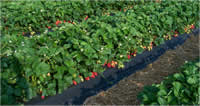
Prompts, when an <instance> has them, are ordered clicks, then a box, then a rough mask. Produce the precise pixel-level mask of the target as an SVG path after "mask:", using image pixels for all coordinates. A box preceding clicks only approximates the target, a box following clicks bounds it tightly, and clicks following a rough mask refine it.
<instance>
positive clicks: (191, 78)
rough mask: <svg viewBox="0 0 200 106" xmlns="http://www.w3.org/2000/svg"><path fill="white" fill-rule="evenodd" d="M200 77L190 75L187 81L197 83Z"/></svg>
mask: <svg viewBox="0 0 200 106" xmlns="http://www.w3.org/2000/svg"><path fill="white" fill-rule="evenodd" d="M197 81H198V79H197V78H196V77H189V78H187V83H189V84H196V83H197Z"/></svg>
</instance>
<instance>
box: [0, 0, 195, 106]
mask: <svg viewBox="0 0 200 106" xmlns="http://www.w3.org/2000/svg"><path fill="white" fill-rule="evenodd" d="M94 10H95V9H94ZM197 21H198V2H194V1H193V2H192V1H162V2H159V3H155V2H148V3H144V4H140V5H135V6H133V8H129V9H127V10H125V11H117V12H114V13H112V15H109V14H107V15H103V16H89V17H86V18H85V17H84V18H83V21H81V22H78V21H77V22H75V21H74V22H72V21H70V22H69V21H66V20H65V19H63V20H61V19H59V18H58V19H56V22H55V23H54V26H48V28H45V31H44V33H41V34H40V35H34V36H30V37H24V36H23V35H21V34H20V35H17V34H15V33H10V34H5V36H2V37H1V54H0V57H1V69H2V71H1V83H2V86H1V87H2V88H1V89H3V92H1V93H2V96H1V101H3V104H9V103H10V104H13V103H22V102H25V101H28V100H29V99H32V98H33V97H35V96H37V95H41V98H42V99H44V98H45V96H50V95H55V94H56V93H62V91H63V90H64V89H66V88H68V87H70V86H72V84H74V85H77V84H78V83H81V82H83V81H87V80H90V79H91V78H95V77H96V76H97V75H98V74H102V72H104V71H105V68H106V67H107V68H117V67H118V68H123V67H124V65H123V62H128V61H129V60H130V59H131V57H134V56H136V55H137V54H140V53H142V52H143V51H144V50H151V49H152V48H153V47H154V46H159V45H160V44H162V43H163V42H164V41H165V40H170V39H171V37H177V36H178V35H179V34H180V33H185V32H186V33H189V32H190V31H191V30H192V29H194V28H195V26H196V25H197ZM48 30H53V31H48ZM1 91H2V90H1ZM6 100H9V101H6Z"/></svg>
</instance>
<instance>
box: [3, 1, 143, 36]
mask: <svg viewBox="0 0 200 106" xmlns="http://www.w3.org/2000/svg"><path fill="white" fill-rule="evenodd" d="M141 3H144V2H141V1H138V0H135V1H126V0H125V1H118V2H115V1H112V0H108V1H96V0H95V1H94V0H75V1H74V0H67V1H62V0H60V1H33V0H31V1H3V2H2V5H1V8H2V9H1V22H3V23H2V24H1V25H2V26H1V29H2V33H3V34H8V33H15V34H22V33H23V32H24V33H29V32H32V34H34V33H36V32H44V30H45V28H46V27H47V26H55V25H54V23H55V22H56V21H57V20H58V19H59V20H66V21H78V22H81V21H82V20H83V19H84V18H85V17H86V16H101V15H103V14H106V13H107V12H106V11H108V10H113V11H116V10H120V9H125V7H127V6H129V5H136V4H141Z"/></svg>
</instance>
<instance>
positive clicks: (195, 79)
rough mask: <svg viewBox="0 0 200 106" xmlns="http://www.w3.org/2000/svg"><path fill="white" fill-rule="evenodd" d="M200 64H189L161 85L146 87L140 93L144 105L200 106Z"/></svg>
mask: <svg viewBox="0 0 200 106" xmlns="http://www.w3.org/2000/svg"><path fill="white" fill-rule="evenodd" d="M199 64H200V61H199V60H198V61H194V62H187V63H185V64H184V65H183V66H182V67H181V72H179V73H176V74H173V75H170V76H168V77H167V78H166V79H165V80H163V81H162V82H161V83H160V84H156V85H155V84H153V85H152V86H145V87H144V90H143V91H142V92H140V93H139V95H138V99H140V101H141V104H143V105H183V104H185V105H192V104H193V105H197V104H199V103H200V102H199V96H200V92H199V90H200V86H199V81H200V80H199V78H200V77H199V76H200V74H199V69H200V67H199Z"/></svg>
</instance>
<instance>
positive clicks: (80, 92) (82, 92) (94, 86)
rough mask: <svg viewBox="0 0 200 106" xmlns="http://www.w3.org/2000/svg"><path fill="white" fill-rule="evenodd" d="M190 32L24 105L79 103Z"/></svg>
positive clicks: (164, 50) (149, 60)
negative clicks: (122, 64)
mask: <svg viewBox="0 0 200 106" xmlns="http://www.w3.org/2000/svg"><path fill="white" fill-rule="evenodd" d="M199 31H200V29H196V30H194V31H193V34H194V35H198V33H199ZM190 35H191V34H183V35H179V36H178V37H176V38H172V40H167V41H165V43H164V44H161V45H160V46H157V47H154V48H153V50H152V51H144V52H143V53H142V54H138V55H137V56H136V57H134V58H132V60H131V61H130V62H128V63H125V68H124V69H116V68H114V69H106V71H105V72H104V73H103V75H104V77H105V78H103V77H102V76H97V77H96V78H95V79H92V80H89V81H85V82H83V83H80V84H78V85H77V86H73V87H71V88H68V89H66V90H65V91H64V92H63V93H62V94H57V95H55V96H51V97H47V98H46V99H44V100H41V99H40V97H36V98H34V99H32V100H30V101H29V102H27V103H25V105H70V104H74V105H81V104H83V102H84V101H85V100H86V98H87V97H90V96H93V95H96V94H97V93H99V92H100V91H105V90H107V89H108V88H110V87H112V86H113V85H114V84H116V83H117V82H119V81H120V80H121V79H123V78H125V77H127V76H129V75H131V74H133V73H135V72H136V71H138V70H139V69H143V68H145V67H146V66H147V65H148V64H150V63H152V62H154V61H155V60H157V59H158V57H159V56H161V55H162V54H164V53H165V52H166V51H167V50H169V49H174V48H175V47H176V46H178V45H181V44H183V43H184V42H185V40H186V39H187V38H188V37H190Z"/></svg>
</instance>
